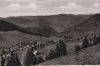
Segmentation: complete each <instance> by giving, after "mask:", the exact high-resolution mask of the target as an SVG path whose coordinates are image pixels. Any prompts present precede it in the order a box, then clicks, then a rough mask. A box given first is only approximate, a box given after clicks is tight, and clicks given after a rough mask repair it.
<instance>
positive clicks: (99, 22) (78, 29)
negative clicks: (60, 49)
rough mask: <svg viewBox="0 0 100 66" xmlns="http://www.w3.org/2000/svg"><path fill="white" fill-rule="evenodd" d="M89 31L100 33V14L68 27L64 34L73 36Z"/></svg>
mask: <svg viewBox="0 0 100 66" xmlns="http://www.w3.org/2000/svg"><path fill="white" fill-rule="evenodd" d="M88 33H94V34H99V33H100V14H95V15H93V16H91V17H90V18H88V19H87V20H84V21H83V22H82V23H80V24H78V25H75V26H72V27H70V28H67V29H66V30H65V31H64V32H62V34H64V35H72V36H82V35H85V34H88Z"/></svg>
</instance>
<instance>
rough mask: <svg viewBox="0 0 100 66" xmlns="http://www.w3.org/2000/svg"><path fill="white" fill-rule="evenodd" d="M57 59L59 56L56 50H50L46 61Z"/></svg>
mask: <svg viewBox="0 0 100 66" xmlns="http://www.w3.org/2000/svg"><path fill="white" fill-rule="evenodd" d="M56 57H57V54H56V52H55V51H54V50H50V52H49V54H48V55H46V58H45V60H51V59H54V58H56Z"/></svg>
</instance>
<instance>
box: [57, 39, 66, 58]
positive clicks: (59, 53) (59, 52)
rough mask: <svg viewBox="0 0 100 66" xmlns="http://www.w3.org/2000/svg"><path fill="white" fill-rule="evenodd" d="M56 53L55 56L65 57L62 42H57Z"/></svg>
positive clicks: (64, 47) (64, 46) (64, 48)
mask: <svg viewBox="0 0 100 66" xmlns="http://www.w3.org/2000/svg"><path fill="white" fill-rule="evenodd" d="M56 53H57V56H62V55H67V51H66V45H65V43H64V42H63V40H59V42H58V43H57V45H56Z"/></svg>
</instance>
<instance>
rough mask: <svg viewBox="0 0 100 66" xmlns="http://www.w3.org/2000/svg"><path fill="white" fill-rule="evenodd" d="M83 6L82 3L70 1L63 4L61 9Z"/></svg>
mask: <svg viewBox="0 0 100 66" xmlns="http://www.w3.org/2000/svg"><path fill="white" fill-rule="evenodd" d="M81 7H82V6H81V5H78V4H77V3H68V4H67V5H62V6H59V8H60V9H71V10H72V9H76V8H77V9H78V8H81Z"/></svg>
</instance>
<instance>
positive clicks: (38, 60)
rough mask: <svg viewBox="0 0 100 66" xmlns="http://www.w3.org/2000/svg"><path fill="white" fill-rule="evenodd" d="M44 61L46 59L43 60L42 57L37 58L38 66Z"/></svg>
mask: <svg viewBox="0 0 100 66" xmlns="http://www.w3.org/2000/svg"><path fill="white" fill-rule="evenodd" d="M43 61H44V59H43V57H42V56H37V64H39V63H41V62H43Z"/></svg>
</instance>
